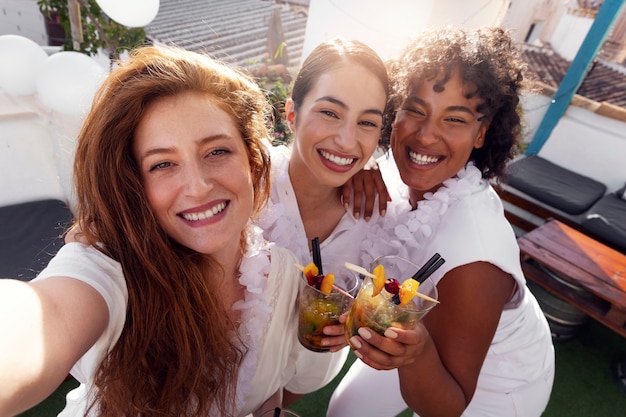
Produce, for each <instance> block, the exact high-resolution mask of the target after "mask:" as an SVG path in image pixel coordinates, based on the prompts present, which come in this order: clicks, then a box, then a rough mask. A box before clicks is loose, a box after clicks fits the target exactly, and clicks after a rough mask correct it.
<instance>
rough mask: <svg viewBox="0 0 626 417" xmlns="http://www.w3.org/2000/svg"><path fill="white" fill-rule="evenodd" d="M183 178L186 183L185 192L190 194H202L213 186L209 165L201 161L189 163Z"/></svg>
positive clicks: (195, 195)
mask: <svg viewBox="0 0 626 417" xmlns="http://www.w3.org/2000/svg"><path fill="white" fill-rule="evenodd" d="M181 180H182V181H183V184H184V185H183V186H184V188H185V193H186V194H187V195H189V196H193V197H197V196H202V195H204V194H206V193H207V192H208V191H210V190H211V189H212V188H213V182H212V181H211V177H210V175H209V171H208V167H206V166H204V165H203V164H202V163H200V162H194V163H189V164H187V165H186V166H185V169H184V175H183V177H182V178H181Z"/></svg>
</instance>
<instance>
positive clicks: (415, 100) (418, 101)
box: [408, 97, 484, 120]
mask: <svg viewBox="0 0 626 417" xmlns="http://www.w3.org/2000/svg"><path fill="white" fill-rule="evenodd" d="M408 100H409V101H410V102H413V103H416V104H420V105H422V106H424V107H428V106H427V105H426V102H425V101H424V100H422V99H421V98H419V97H409V99H408ZM446 111H461V112H464V113H468V114H470V115H471V116H472V117H474V118H475V119H476V120H478V119H480V118H481V117H483V116H484V115H483V114H481V113H475V112H473V111H472V109H470V108H469V107H466V106H448V107H446Z"/></svg>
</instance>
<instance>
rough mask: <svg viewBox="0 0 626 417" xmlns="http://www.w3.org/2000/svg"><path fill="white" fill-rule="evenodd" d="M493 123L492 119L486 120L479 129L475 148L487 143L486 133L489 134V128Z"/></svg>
mask: <svg viewBox="0 0 626 417" xmlns="http://www.w3.org/2000/svg"><path fill="white" fill-rule="evenodd" d="M490 125H491V120H485V121H484V122H483V123H482V125H481V126H480V128H479V130H478V135H477V136H476V140H475V141H474V148H476V149H478V148H482V147H483V145H484V144H485V135H486V134H487V130H489V126H490Z"/></svg>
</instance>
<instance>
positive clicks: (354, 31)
mask: <svg viewBox="0 0 626 417" xmlns="http://www.w3.org/2000/svg"><path fill="white" fill-rule="evenodd" d="M433 1H434V0H386V1H385V2H384V3H382V2H380V1H377V0H341V1H338V0H311V3H310V5H309V17H308V19H307V25H306V32H305V37H304V44H303V46H302V58H301V60H304V59H305V58H306V57H307V56H308V55H309V53H310V52H311V50H312V49H313V48H315V46H316V45H318V44H320V43H321V42H324V41H326V40H328V39H332V38H334V37H337V36H342V37H345V38H349V39H358V40H360V41H362V42H365V43H366V44H367V45H369V46H370V47H372V48H373V49H374V50H375V51H376V52H378V54H379V55H380V56H381V57H382V58H383V59H387V58H389V57H391V56H393V55H395V54H397V53H398V52H400V50H401V49H402V46H404V45H405V44H406V43H407V41H408V40H409V39H411V38H412V37H414V36H415V35H417V34H418V33H419V32H421V31H422V30H423V29H424V27H425V26H426V24H427V22H428V19H429V18H430V15H431V11H432V8H433Z"/></svg>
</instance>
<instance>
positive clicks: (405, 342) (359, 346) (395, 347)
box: [350, 323, 430, 370]
mask: <svg viewBox="0 0 626 417" xmlns="http://www.w3.org/2000/svg"><path fill="white" fill-rule="evenodd" d="M358 332H359V335H358V336H352V338H351V339H350V342H351V344H352V346H354V348H355V349H354V353H355V354H356V356H357V357H358V358H359V359H361V360H362V361H363V362H365V363H366V364H367V365H369V366H371V367H372V368H374V369H379V370H389V369H395V368H401V367H404V366H408V365H412V364H414V363H415V361H418V360H419V357H420V355H421V353H422V352H423V350H424V346H425V344H426V342H427V340H428V339H430V335H429V334H428V330H426V328H425V327H424V326H423V325H422V324H421V323H418V324H417V327H416V328H415V329H413V330H403V329H400V328H397V327H390V328H388V329H387V331H386V332H385V335H384V336H381V335H379V334H378V333H376V332H374V331H373V330H372V329H370V328H368V327H361V328H359V330H358Z"/></svg>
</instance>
